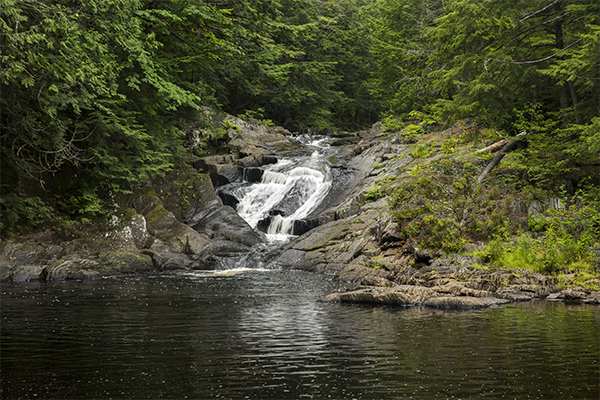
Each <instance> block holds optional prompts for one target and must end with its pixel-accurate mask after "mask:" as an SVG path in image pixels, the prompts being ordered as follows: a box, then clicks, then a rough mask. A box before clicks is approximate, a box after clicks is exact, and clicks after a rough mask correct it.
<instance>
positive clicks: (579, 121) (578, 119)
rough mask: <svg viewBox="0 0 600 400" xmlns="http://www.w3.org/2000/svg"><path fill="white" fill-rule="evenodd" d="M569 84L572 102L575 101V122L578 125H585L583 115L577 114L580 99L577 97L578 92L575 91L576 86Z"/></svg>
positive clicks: (569, 82)
mask: <svg viewBox="0 0 600 400" xmlns="http://www.w3.org/2000/svg"><path fill="white" fill-rule="evenodd" d="M567 84H568V85H569V91H570V92H571V100H572V101H573V113H574V114H575V122H576V123H577V124H578V125H581V124H583V118H581V115H579V113H578V112H577V104H578V103H579V98H578V97H577V92H576V91H575V85H573V82H571V81H568V82H567Z"/></svg>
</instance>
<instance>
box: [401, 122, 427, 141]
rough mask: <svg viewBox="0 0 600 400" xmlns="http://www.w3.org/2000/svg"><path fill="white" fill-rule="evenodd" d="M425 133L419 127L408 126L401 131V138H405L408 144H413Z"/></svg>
mask: <svg viewBox="0 0 600 400" xmlns="http://www.w3.org/2000/svg"><path fill="white" fill-rule="evenodd" d="M424 133H425V131H424V130H423V127H422V126H421V125H413V124H411V125H408V126H407V127H406V128H404V130H403V131H402V137H403V138H405V139H406V140H407V141H408V142H409V143H415V142H416V141H417V136H419V135H422V134H424Z"/></svg>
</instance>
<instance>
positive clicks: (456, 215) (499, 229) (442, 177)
mask: <svg viewBox="0 0 600 400" xmlns="http://www.w3.org/2000/svg"><path fill="white" fill-rule="evenodd" d="M471 167H472V164H469V163H465V164H461V163H459V162H455V161H453V160H449V159H444V160H441V161H439V162H437V164H435V165H434V168H433V169H434V170H435V171H436V172H437V173H436V174H435V175H431V176H419V175H416V176H412V177H409V178H407V179H406V180H405V181H404V182H402V183H401V184H399V185H398V186H397V187H395V188H393V189H389V190H388V196H389V206H390V213H391V215H392V216H393V218H394V220H395V221H396V222H397V223H398V227H399V230H400V233H401V235H402V236H403V237H404V238H405V239H408V238H414V239H417V240H418V241H420V243H421V245H423V246H426V247H429V248H433V249H442V250H444V251H445V252H447V253H457V252H460V251H461V250H462V248H463V244H464V242H465V240H467V239H470V240H487V239H488V238H490V237H492V235H494V234H500V233H503V232H506V231H510V232H516V230H517V227H516V226H515V225H513V224H511V223H510V222H508V221H509V219H508V215H509V210H508V208H507V206H506V202H505V201H504V199H503V196H500V193H499V189H498V188H495V189H494V190H496V191H498V194H497V197H496V199H495V200H490V199H489V196H488V192H487V191H486V190H484V188H483V187H482V186H480V185H479V184H477V182H476V181H475V179H474V177H473V176H472V175H471V172H472V171H471V170H472V168H471ZM493 197H494V196H493Z"/></svg>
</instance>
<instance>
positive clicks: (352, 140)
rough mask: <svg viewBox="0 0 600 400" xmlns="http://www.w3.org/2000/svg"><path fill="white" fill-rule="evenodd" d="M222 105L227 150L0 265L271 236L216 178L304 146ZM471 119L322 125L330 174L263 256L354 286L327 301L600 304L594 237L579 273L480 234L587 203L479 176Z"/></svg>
mask: <svg viewBox="0 0 600 400" xmlns="http://www.w3.org/2000/svg"><path fill="white" fill-rule="evenodd" d="M219 118H220V119H217V118H216V119H215V120H216V121H217V122H222V121H223V120H227V126H229V127H230V129H229V130H228V131H227V135H228V140H229V142H228V148H229V149H230V150H231V151H232V154H229V155H226V156H225V155H217V156H208V157H202V158H192V159H189V160H187V162H185V163H182V164H181V165H179V167H178V168H177V169H175V170H174V171H173V172H171V173H170V174H169V175H167V176H166V177H164V178H162V179H159V180H156V181H155V182H153V183H152V185H149V186H148V187H145V188H140V189H139V190H137V191H136V192H135V193H133V194H130V195H126V196H125V195H123V196H120V197H118V198H115V199H114V203H113V211H112V212H111V214H110V215H108V216H107V218H106V221H105V222H104V223H103V224H102V227H101V228H98V229H97V230H96V231H95V232H92V233H90V234H82V232H74V231H72V230H71V231H67V232H65V230H64V229H63V230H62V231H61V230H58V229H57V227H52V226H51V227H48V228H47V229H45V230H42V231H38V232H36V233H34V234H32V235H30V236H24V237H17V238H13V239H11V240H3V241H2V242H1V243H0V279H2V280H3V281H13V282H22V281H30V280H42V281H50V280H66V279H76V280H90V279H98V278H100V277H102V276H109V275H115V274H131V273H134V274H137V273H148V272H152V271H173V270H205V269H226V268H228V265H233V264H234V263H236V264H237V263H239V262H241V261H240V260H243V258H244V257H245V255H247V254H248V253H249V252H250V251H251V250H252V249H254V248H256V247H257V246H259V247H260V246H261V245H262V244H265V243H266V237H265V235H264V233H263V232H261V231H259V230H255V229H252V227H250V226H249V225H248V223H247V222H246V221H244V220H243V219H242V218H241V217H240V216H239V215H238V214H237V212H236V211H235V210H234V208H232V205H235V204H233V203H230V199H228V198H227V196H226V193H225V194H223V193H222V194H221V196H219V195H217V193H216V188H218V187H222V186H223V185H226V184H229V183H234V182H240V181H241V180H242V179H243V177H244V173H245V172H246V173H247V174H248V172H249V171H250V172H252V171H254V172H258V171H260V168H261V167H262V166H264V165H266V164H271V163H274V162H276V161H277V159H278V158H280V157H284V156H286V155H289V154H298V153H301V152H303V151H307V150H306V149H304V147H303V144H302V142H301V141H298V140H296V139H295V137H294V135H292V134H291V133H290V132H287V131H285V130H284V129H283V128H280V127H271V126H265V125H262V124H260V123H258V121H256V120H252V119H249V120H243V119H239V118H234V117H231V116H227V117H219ZM470 129H472V127H471V126H469V125H464V124H462V125H457V126H455V127H452V128H450V129H447V130H442V131H435V130H430V131H428V132H425V131H420V133H419V134H418V135H416V136H415V134H414V133H411V132H407V130H406V129H405V130H402V131H399V132H395V133H389V132H384V129H383V128H382V126H381V124H376V125H375V126H373V128H372V129H370V130H368V131H361V132H354V133H349V132H338V133H329V135H330V137H331V138H330V142H331V148H333V149H334V150H335V151H334V152H333V153H332V155H331V156H330V157H329V162H330V164H331V169H332V174H333V176H334V185H333V186H332V189H331V190H330V192H329V194H328V195H327V197H326V198H325V200H324V201H323V203H322V204H321V206H319V207H318V208H317V209H316V210H315V211H314V212H313V213H312V214H310V215H309V216H308V217H306V218H303V219H302V220H298V221H295V223H294V231H295V232H294V233H295V234H296V235H297V237H296V238H295V239H293V240H292V241H290V242H289V243H287V244H285V245H283V246H282V247H280V248H278V249H276V250H274V251H271V252H270V253H268V254H266V255H265V256H264V260H265V265H267V266H268V267H269V268H292V269H302V270H308V271H313V272H326V273H334V274H336V279H338V280H340V281H344V282H347V283H348V285H350V286H351V288H352V290H349V291H348V292H344V293H334V294H331V295H330V296H327V297H326V298H325V299H324V300H325V301H331V302H365V303H375V304H395V305H407V306H413V305H418V306H427V307H440V308H481V307H489V306H495V305H499V304H504V303H506V302H513V301H530V300H548V301H565V302H581V303H584V304H600V292H599V291H598V288H599V287H600V280H599V278H598V259H599V258H598V254H597V253H598V248H597V246H596V247H594V246H592V247H590V249H591V252H590V251H588V253H589V254H592V255H593V254H594V253H593V252H594V251H595V252H596V258H595V259H590V258H589V257H588V256H586V257H588V258H586V259H582V260H583V261H581V262H580V265H584V262H585V263H588V264H589V263H590V262H591V263H592V264H589V265H593V263H595V268H596V273H595V274H594V273H590V270H589V269H588V270H586V271H585V272H586V273H587V275H585V274H584V273H583V271H582V270H575V269H573V270H558V269H557V270H556V273H555V274H544V273H541V272H540V271H535V270H534V269H532V268H522V267H528V266H529V265H519V266H518V267H517V268H510V269H503V268H500V267H499V266H498V265H497V263H496V264H494V254H492V253H490V250H489V248H490V245H489V244H487V243H488V241H489V240H490V238H491V237H492V236H494V235H499V234H503V235H505V236H506V235H513V236H514V237H515V241H516V242H518V240H521V239H519V238H521V237H525V236H523V235H529V236H526V237H530V238H532V239H531V240H537V241H538V242H536V243H542V242H541V241H542V240H543V238H544V232H543V231H540V230H539V229H538V230H537V231H535V232H534V231H531V229H530V227H531V226H534V225H536V224H538V225H544V224H546V225H545V226H548V227H550V226H551V222H552V221H553V220H552V219H551V218H554V217H553V216H552V215H554V214H552V213H556V212H567V211H569V212H570V210H571V208H570V207H571V206H573V208H572V209H573V210H575V211H577V210H580V209H581V208H582V207H583V206H582V205H581V204H575V203H573V204H571V203H569V201H570V200H568V199H564V198H550V199H546V200H544V201H540V200H539V199H535V198H531V197H529V198H528V197H526V196H525V197H524V196H523V195H522V194H519V193H518V192H515V191H511V189H510V187H511V186H510V185H506V184H502V183H498V182H492V183H491V184H490V183H484V184H479V183H477V182H475V179H474V177H475V176H476V175H478V172H479V171H480V170H481V169H482V168H483V167H484V166H485V165H486V164H487V163H488V162H489V157H486V156H485V154H484V153H481V151H480V150H481V149H486V148H489V146H488V145H489V144H490V143H489V142H485V141H471V142H468V141H467V142H465V143H462V142H461V140H462V139H461V138H462V137H463V136H464V135H465V133H468V132H469V130H470ZM308 133H310V132H308ZM313 133H316V132H313ZM246 179H247V178H246ZM576 207H579V208H577V209H576ZM578 212H579V211H578ZM580 213H581V212H580ZM582 215H583V214H582ZM548 221H549V222H548ZM65 233H66V234H67V235H65ZM69 235H71V237H68V236H69ZM519 235H521V236H519ZM546 236H547V235H546ZM586 251H587V250H586ZM588 253H586V254H588ZM232 260H233V261H232ZM590 260H591V261H590ZM525 261H526V260H525ZM525 261H523V263H525ZM588 264H585V265H588ZM531 265H533V264H531ZM533 266H534V267H535V265H533Z"/></svg>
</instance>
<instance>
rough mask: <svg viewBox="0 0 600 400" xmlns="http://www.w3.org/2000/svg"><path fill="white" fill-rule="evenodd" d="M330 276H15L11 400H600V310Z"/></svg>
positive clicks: (5, 357)
mask: <svg viewBox="0 0 600 400" xmlns="http://www.w3.org/2000/svg"><path fill="white" fill-rule="evenodd" d="M338 288H339V284H337V283H336V282H334V281H333V279H332V277H331V276H328V275H317V274H311V273H306V272H301V271H289V270H288V271H285V270H250V269H247V270H235V271H216V272H215V271H212V272H209V271H206V272H202V271H198V272H194V273H180V274H170V275H165V274H157V275H150V276H136V277H134V276H131V277H114V278H106V279H102V280H99V281H89V282H50V283H39V282H38V283H34V282H32V283H19V284H10V283H4V284H3V285H2V292H1V315H2V340H1V341H0V355H1V358H0V360H1V371H2V372H1V385H0V390H1V392H0V397H1V398H2V399H17V398H23V399H34V398H36V399H184V398H189V399H262V400H266V399H304V398H307V399H483V398H490V399H504V398H506V399H598V398H599V397H600V389H599V382H600V364H599V358H600V329H599V328H600V315H599V313H598V308H597V307H591V306H567V305H563V304H552V303H544V302H529V303H523V304H512V305H510V306H508V307H503V308H492V309H485V310H477V311H461V312H450V311H441V310H430V309H423V308H418V307H417V308H389V307H370V306H357V305H340V304H331V303H322V302H319V301H318V300H319V298H321V297H322V296H323V295H325V294H327V293H329V292H331V291H333V290H337V289H338Z"/></svg>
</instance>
